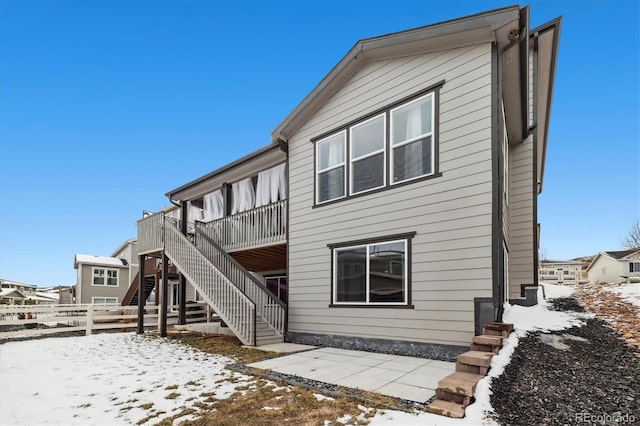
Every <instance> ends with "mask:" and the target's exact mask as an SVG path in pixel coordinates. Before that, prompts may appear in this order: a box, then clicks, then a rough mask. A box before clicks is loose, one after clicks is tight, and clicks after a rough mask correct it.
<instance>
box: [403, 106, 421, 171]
mask: <svg viewBox="0 0 640 426" xmlns="http://www.w3.org/2000/svg"><path fill="white" fill-rule="evenodd" d="M420 110H421V108H420V107H417V108H416V107H414V108H411V109H409V111H407V130H406V137H405V140H409V139H411V138H415V137H416V136H419V135H420V134H422V115H421V113H420ZM423 173H424V170H422V141H416V142H412V143H410V144H407V145H405V146H404V178H405V179H407V178H411V177H415V176H420V175H421V174H423Z"/></svg>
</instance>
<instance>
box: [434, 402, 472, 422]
mask: <svg viewBox="0 0 640 426" xmlns="http://www.w3.org/2000/svg"><path fill="white" fill-rule="evenodd" d="M464 408H465V407H464V406H463V405H460V404H456V403H455V402H451V401H443V400H440V399H436V400H435V401H433V402H432V403H431V404H429V406H428V407H427V412H429V413H433V414H439V415H441V416H447V417H451V418H453V419H461V418H463V417H464Z"/></svg>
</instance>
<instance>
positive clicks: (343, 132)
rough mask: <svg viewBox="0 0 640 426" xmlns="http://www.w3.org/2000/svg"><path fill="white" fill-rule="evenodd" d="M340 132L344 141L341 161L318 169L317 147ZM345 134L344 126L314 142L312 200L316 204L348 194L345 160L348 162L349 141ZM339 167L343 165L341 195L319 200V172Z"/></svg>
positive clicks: (338, 198)
mask: <svg viewBox="0 0 640 426" xmlns="http://www.w3.org/2000/svg"><path fill="white" fill-rule="evenodd" d="M341 133H342V134H343V142H344V146H343V155H344V158H343V159H342V163H341V164H338V165H335V166H331V167H327V168H326V169H322V170H320V155H319V150H320V148H319V146H320V145H321V144H322V143H324V142H326V141H327V140H328V139H331V138H333V137H335V136H338V135H339V134H341ZM347 135H348V132H347V129H346V128H344V129H342V130H341V131H338V132H334V133H332V134H329V135H326V136H325V137H323V138H322V139H320V140H318V141H317V142H316V144H315V147H314V148H315V162H314V164H315V167H314V168H315V171H314V172H315V185H314V186H315V188H314V189H315V191H314V192H315V194H314V201H315V204H316V205H319V204H325V203H328V202H331V201H336V200H341V199H343V198H345V197H347V196H348V193H349V192H348V185H347V162H348V158H349V157H348V156H347V151H348V149H347V145H349V141H348V139H347ZM339 167H344V193H343V195H342V196H341V197H336V198H331V199H329V200H324V201H320V192H319V191H318V189H319V188H320V173H326V172H330V171H331V170H335V169H337V168H339Z"/></svg>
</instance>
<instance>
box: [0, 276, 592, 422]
mask: <svg viewBox="0 0 640 426" xmlns="http://www.w3.org/2000/svg"><path fill="white" fill-rule="evenodd" d="M544 287H545V292H546V296H547V298H548V299H549V298H558V297H568V296H571V294H572V293H573V291H574V289H573V288H571V287H566V286H555V285H550V284H545V286H544ZM538 300H539V301H540V303H539V304H538V305H536V306H532V307H528V308H525V307H521V306H506V308H505V314H504V320H505V322H511V323H513V324H514V326H515V332H514V333H512V334H511V336H510V337H509V338H508V339H506V340H505V343H504V345H503V348H502V350H501V351H500V354H499V355H498V356H495V357H494V358H493V359H492V361H491V370H490V371H489V374H488V375H487V377H485V378H484V379H483V380H481V381H480V382H479V383H478V386H477V391H476V402H475V403H474V404H472V405H470V406H469V407H468V408H467V410H466V417H465V418H464V419H450V418H447V417H442V416H437V415H433V414H429V413H425V412H420V413H406V412H401V411H393V410H380V411H378V412H377V413H376V415H375V416H374V417H373V418H372V420H371V423H370V424H372V425H398V424H402V425H479V424H495V422H494V421H492V420H491V419H489V418H487V416H486V413H491V412H492V411H493V409H492V407H491V404H490V395H491V381H492V380H493V378H494V377H497V376H498V375H500V374H501V373H502V372H503V370H504V368H505V366H506V365H507V364H508V363H509V361H510V360H511V356H512V354H513V352H514V350H515V348H516V347H517V346H518V339H520V338H521V337H523V336H524V335H526V333H527V332H528V331H531V330H549V331H551V330H562V329H565V328H569V327H572V326H574V325H579V324H581V323H582V322H583V320H584V318H585V317H586V316H587V314H577V313H571V312H557V311H550V310H549V309H547V302H546V301H545V300H543V298H542V292H541V289H540V290H539V293H538ZM231 362H233V360H231V359H230V358H227V357H223V356H219V355H212V354H208V353H204V352H200V351H197V350H194V349H191V348H188V347H186V346H182V345H180V344H178V343H174V342H171V341H167V340H165V339H157V338H151V337H145V336H139V335H136V334H133V333H120V334H97V335H92V336H86V337H64V338H48V339H39V340H31V341H22V342H9V343H5V344H3V345H0V424H2V425H14V424H65V425H74V424H83V425H84V424H92V425H120V424H136V423H138V422H141V424H155V423H157V422H159V421H160V420H162V419H164V418H168V417H172V416H175V415H177V414H179V413H180V412H181V411H182V410H183V409H185V408H193V409H195V410H196V412H197V411H198V410H199V409H198V405H199V403H201V402H203V401H205V400H206V399H207V398H209V397H214V398H216V399H224V398H228V397H229V396H230V395H231V394H233V393H234V392H235V391H236V389H237V388H238V387H241V386H247V385H249V388H253V386H254V384H255V379H254V378H252V377H249V376H246V375H242V374H239V373H236V372H232V371H230V370H226V369H225V368H224V366H225V364H228V363H231ZM273 385H274V386H275V384H273ZM316 398H317V399H318V400H319V401H320V400H323V399H325V397H323V396H322V395H320V394H317V396H316ZM362 410H363V413H366V412H367V410H368V409H367V408H366V407H362ZM145 420H146V421H145ZM349 420H350V418H347V417H346V416H345V417H344V418H340V419H338V421H339V422H340V423H345V424H348V423H350V421H349Z"/></svg>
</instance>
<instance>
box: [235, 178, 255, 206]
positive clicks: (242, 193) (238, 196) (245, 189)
mask: <svg viewBox="0 0 640 426" xmlns="http://www.w3.org/2000/svg"><path fill="white" fill-rule="evenodd" d="M231 190H232V192H233V207H232V208H231V214H236V213H240V212H244V211H247V210H251V209H252V208H253V207H254V206H255V203H256V194H255V191H254V190H253V183H252V182H251V178H246V179H244V180H241V181H240V182H235V183H234V184H232V185H231Z"/></svg>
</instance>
